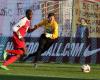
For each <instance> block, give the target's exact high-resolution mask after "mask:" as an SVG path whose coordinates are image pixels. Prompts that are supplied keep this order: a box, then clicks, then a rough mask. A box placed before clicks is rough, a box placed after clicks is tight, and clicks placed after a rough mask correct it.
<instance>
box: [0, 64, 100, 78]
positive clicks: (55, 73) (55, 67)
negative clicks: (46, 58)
mask: <svg viewBox="0 0 100 80" xmlns="http://www.w3.org/2000/svg"><path fill="white" fill-rule="evenodd" d="M80 66H81V65H80V64H62V63H61V64H56V63H39V64H38V67H37V68H36V69H35V68H34V67H33V64H32V63H14V64H12V65H10V66H9V69H10V70H9V71H5V70H2V69H0V80H100V65H92V64H91V65H90V66H91V72H89V73H84V72H82V71H81V68H80Z"/></svg>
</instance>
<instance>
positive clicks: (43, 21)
mask: <svg viewBox="0 0 100 80" xmlns="http://www.w3.org/2000/svg"><path fill="white" fill-rule="evenodd" d="M44 24H45V20H44V19H43V20H42V21H40V22H39V23H38V24H36V25H34V27H33V28H29V29H28V32H29V33H30V32H33V31H34V30H36V29H37V28H39V27H41V26H43V25H44Z"/></svg>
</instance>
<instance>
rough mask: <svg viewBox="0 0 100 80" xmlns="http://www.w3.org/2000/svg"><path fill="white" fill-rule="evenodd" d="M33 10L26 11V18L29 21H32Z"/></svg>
mask: <svg viewBox="0 0 100 80" xmlns="http://www.w3.org/2000/svg"><path fill="white" fill-rule="evenodd" d="M32 15H33V13H32V10H31V9H27V10H26V17H27V18H28V19H29V20H32Z"/></svg>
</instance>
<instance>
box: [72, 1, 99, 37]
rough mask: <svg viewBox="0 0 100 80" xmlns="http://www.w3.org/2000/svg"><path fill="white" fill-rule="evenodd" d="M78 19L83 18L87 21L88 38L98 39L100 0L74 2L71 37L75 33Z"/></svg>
mask: <svg viewBox="0 0 100 80" xmlns="http://www.w3.org/2000/svg"><path fill="white" fill-rule="evenodd" d="M80 18H84V19H85V20H86V21H87V27H88V29H89V37H95V38H98V37H100V0H74V5H73V24H72V32H73V36H74V35H75V33H76V30H77V24H78V23H79V19H80Z"/></svg>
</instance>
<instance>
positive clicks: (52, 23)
mask: <svg viewBox="0 0 100 80" xmlns="http://www.w3.org/2000/svg"><path fill="white" fill-rule="evenodd" d="M41 26H44V29H45V30H44V33H43V34H42V35H41V36H40V39H39V47H38V49H37V51H36V52H35V53H32V54H29V55H28V56H27V57H25V58H24V59H23V61H26V60H27V59H29V58H30V57H32V56H35V59H34V63H36V62H37V61H38V59H39V57H40V55H41V54H42V53H44V52H45V51H46V50H48V49H49V47H50V46H51V45H52V44H53V43H54V42H55V40H57V38H58V24H57V22H56V20H55V14H54V13H49V14H48V18H47V19H43V20H42V21H41V22H40V23H38V24H36V25H35V26H34V28H33V30H32V29H31V31H30V32H32V31H34V30H35V29H38V28H39V27H41Z"/></svg>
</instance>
